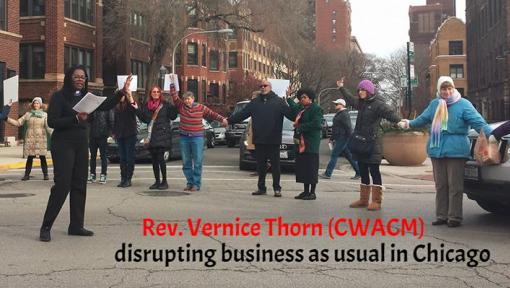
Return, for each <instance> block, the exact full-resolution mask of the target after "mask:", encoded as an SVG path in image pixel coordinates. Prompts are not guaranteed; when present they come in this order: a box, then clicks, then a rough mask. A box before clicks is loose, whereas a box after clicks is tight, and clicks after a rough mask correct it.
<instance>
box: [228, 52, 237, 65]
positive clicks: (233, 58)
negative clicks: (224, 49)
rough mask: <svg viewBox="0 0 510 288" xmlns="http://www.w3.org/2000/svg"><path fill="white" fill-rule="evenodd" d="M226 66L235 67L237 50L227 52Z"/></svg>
mask: <svg viewBox="0 0 510 288" xmlns="http://www.w3.org/2000/svg"><path fill="white" fill-rule="evenodd" d="M228 67H229V68H237V52H236V51H233V52H228Z"/></svg>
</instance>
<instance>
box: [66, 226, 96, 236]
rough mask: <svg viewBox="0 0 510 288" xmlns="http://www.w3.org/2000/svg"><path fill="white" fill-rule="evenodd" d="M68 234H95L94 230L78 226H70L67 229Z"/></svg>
mask: <svg viewBox="0 0 510 288" xmlns="http://www.w3.org/2000/svg"><path fill="white" fill-rule="evenodd" d="M67 234H68V235H74V236H93V235H94V232H92V231H90V230H87V229H85V228H83V227H78V228H76V227H71V226H69V228H68V229H67Z"/></svg>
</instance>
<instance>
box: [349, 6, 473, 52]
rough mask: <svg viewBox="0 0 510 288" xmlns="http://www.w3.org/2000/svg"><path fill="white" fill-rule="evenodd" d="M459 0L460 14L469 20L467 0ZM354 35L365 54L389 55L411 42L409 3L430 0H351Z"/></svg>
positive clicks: (458, 14) (458, 10)
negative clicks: (467, 16)
mask: <svg viewBox="0 0 510 288" xmlns="http://www.w3.org/2000/svg"><path fill="white" fill-rule="evenodd" d="M456 1H457V12H456V13H457V15H456V16H457V17H459V18H461V19H462V20H464V21H465V18H466V17H465V10H466V2H465V1H466V0H456ZM350 2H351V9H352V15H351V17H352V19H351V21H352V35H354V36H356V37H357V38H358V41H359V42H360V45H361V49H363V52H365V53H372V54H376V55H377V56H381V57H384V56H388V55H389V54H391V52H393V51H395V50H397V49H399V48H400V47H404V46H405V45H406V42H407V41H409V5H414V6H416V5H425V3H426V0H350Z"/></svg>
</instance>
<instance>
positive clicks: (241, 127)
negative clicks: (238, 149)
mask: <svg viewBox="0 0 510 288" xmlns="http://www.w3.org/2000/svg"><path fill="white" fill-rule="evenodd" d="M248 103H250V101H248V100H246V101H241V102H237V104H236V106H235V107H234V112H232V114H236V113H237V112H239V111H241V110H243V108H244V106H246V104H248ZM249 119H250V118H248V119H245V120H244V121H243V122H242V123H236V124H232V125H228V127H227V131H226V132H225V140H226V142H227V146H228V147H234V146H235V145H236V144H238V143H239V141H240V139H241V136H243V134H244V131H245V130H246V126H248V121H249Z"/></svg>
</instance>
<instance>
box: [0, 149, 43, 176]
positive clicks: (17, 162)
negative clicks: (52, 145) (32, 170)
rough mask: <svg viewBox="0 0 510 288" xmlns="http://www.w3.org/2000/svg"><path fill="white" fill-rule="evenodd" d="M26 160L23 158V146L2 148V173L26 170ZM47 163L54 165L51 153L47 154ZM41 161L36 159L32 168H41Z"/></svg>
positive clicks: (0, 164) (0, 150) (0, 160)
mask: <svg viewBox="0 0 510 288" xmlns="http://www.w3.org/2000/svg"><path fill="white" fill-rule="evenodd" d="M26 161H27V159H26V158H23V145H18V146H11V147H5V146H0V171H1V170H7V169H20V168H25V162H26ZM46 161H47V162H48V165H49V166H51V165H53V161H52V160H51V153H50V151H48V153H47V154H46ZM40 166H41V161H40V160H39V158H34V162H33V166H32V167H40Z"/></svg>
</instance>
